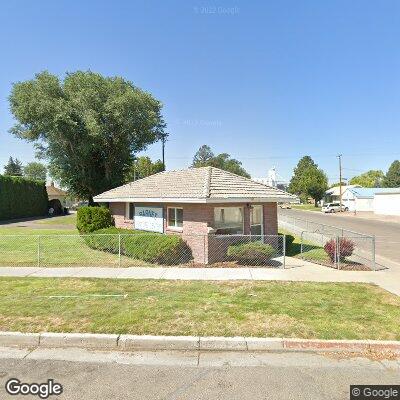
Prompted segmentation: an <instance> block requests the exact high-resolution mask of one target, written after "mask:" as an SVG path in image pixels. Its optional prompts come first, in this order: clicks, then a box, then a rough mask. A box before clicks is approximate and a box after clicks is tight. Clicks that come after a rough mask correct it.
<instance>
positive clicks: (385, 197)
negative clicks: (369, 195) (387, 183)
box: [374, 188, 400, 215]
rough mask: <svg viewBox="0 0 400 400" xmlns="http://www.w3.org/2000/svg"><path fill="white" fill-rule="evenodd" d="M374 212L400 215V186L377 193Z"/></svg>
mask: <svg viewBox="0 0 400 400" xmlns="http://www.w3.org/2000/svg"><path fill="white" fill-rule="evenodd" d="M374 212H375V214H382V215H400V188H393V189H389V188H388V189H386V190H385V191H381V192H378V193H376V194H375V200H374Z"/></svg>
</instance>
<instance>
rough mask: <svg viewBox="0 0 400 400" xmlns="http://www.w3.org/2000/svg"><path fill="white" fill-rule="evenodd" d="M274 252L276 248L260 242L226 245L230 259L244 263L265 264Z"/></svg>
mask: <svg viewBox="0 0 400 400" xmlns="http://www.w3.org/2000/svg"><path fill="white" fill-rule="evenodd" d="M275 254H276V249H274V248H273V247H272V246H271V245H270V244H265V243H261V242H250V243H235V244H233V245H231V246H229V247H228V252H227V255H228V257H229V258H230V259H231V260H235V261H238V262H239V264H246V265H260V264H267V263H268V261H269V260H270V259H271V258H272V257H273V256H274V255H275Z"/></svg>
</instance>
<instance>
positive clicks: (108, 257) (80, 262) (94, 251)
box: [0, 233, 286, 268]
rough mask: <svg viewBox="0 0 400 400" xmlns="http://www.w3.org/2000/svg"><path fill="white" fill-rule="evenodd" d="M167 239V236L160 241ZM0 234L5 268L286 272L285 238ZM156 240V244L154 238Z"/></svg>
mask: <svg viewBox="0 0 400 400" xmlns="http://www.w3.org/2000/svg"><path fill="white" fill-rule="evenodd" d="M161 236H162V237H161ZM165 236H166V235H159V234H152V235H150V236H149V233H143V234H137V233H136V234H89V235H75V234H71V235H70V234H64V235H0V266H31V267H41V268H45V267H73V266H79V267H134V266H138V267H148V266H154V267H157V266H183V267H196V266H204V265H211V266H223V267H238V266H259V267H266V268H285V254H286V251H285V236H282V235H187V234H185V235H182V236H181V237H179V236H175V235H171V236H173V237H174V238H175V239H176V240H172V241H171V243H170V241H165V240H161V241H158V240H157V238H160V237H161V239H163V238H164V239H165ZM154 238H156V240H154Z"/></svg>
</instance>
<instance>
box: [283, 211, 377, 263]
mask: <svg viewBox="0 0 400 400" xmlns="http://www.w3.org/2000/svg"><path fill="white" fill-rule="evenodd" d="M278 223H279V227H280V228H281V229H284V230H285V231H287V232H290V233H291V234H294V235H297V236H300V238H301V258H302V259H303V260H306V261H310V262H314V263H318V264H322V265H326V266H329V267H333V268H337V269H347V270H378V269H382V268H383V267H382V266H380V265H378V264H377V263H376V254H375V251H376V250H375V237H374V236H371V235H365V234H362V233H359V232H355V231H351V230H348V229H344V228H339V227H335V226H332V225H325V224H320V223H316V222H313V221H307V220H304V219H301V218H296V217H292V216H288V215H279V220H278Z"/></svg>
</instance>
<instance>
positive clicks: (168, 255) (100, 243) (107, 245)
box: [84, 227, 192, 265]
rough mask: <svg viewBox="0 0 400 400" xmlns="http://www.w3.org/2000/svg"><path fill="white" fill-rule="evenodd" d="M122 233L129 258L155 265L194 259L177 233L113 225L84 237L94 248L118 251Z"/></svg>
mask: <svg viewBox="0 0 400 400" xmlns="http://www.w3.org/2000/svg"><path fill="white" fill-rule="evenodd" d="M118 234H121V254H122V255H125V256H127V257H131V258H135V259H138V260H142V261H147V262H149V263H152V264H169V265H176V264H181V263H185V262H188V261H190V260H191V259H192V252H191V250H190V248H189V246H188V245H187V243H186V242H185V241H184V240H183V239H182V238H181V237H180V236H177V235H164V234H159V233H152V232H143V231H135V230H130V229H118V228H115V227H111V228H106V229H100V230H98V231H95V232H93V233H92V234H91V235H86V236H84V240H85V242H86V244H87V245H88V246H89V247H91V248H92V249H96V250H102V251H108V252H110V253H115V254H118V252H119V237H118V236H117V235H118Z"/></svg>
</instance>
